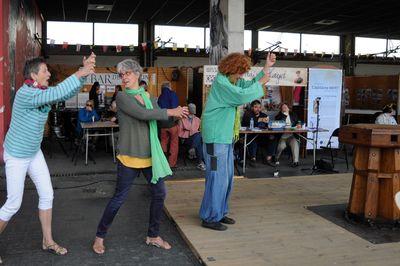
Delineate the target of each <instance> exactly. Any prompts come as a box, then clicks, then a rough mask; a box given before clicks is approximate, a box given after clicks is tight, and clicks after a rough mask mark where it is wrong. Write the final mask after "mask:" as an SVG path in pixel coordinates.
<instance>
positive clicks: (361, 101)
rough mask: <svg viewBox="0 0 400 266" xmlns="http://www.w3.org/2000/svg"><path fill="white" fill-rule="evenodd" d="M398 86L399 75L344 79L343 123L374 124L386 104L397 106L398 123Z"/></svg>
mask: <svg viewBox="0 0 400 266" xmlns="http://www.w3.org/2000/svg"><path fill="white" fill-rule="evenodd" d="M399 86H400V75H392V76H351V77H345V79H344V87H345V90H344V99H345V111H344V117H345V122H346V123H347V124H349V123H374V122H375V119H376V117H377V116H378V114H379V113H380V112H381V110H382V108H383V107H384V106H385V105H386V104H397V121H399V114H400V112H399V108H400V104H399V97H398V92H399Z"/></svg>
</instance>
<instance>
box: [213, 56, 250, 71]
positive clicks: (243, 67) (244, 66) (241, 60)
mask: <svg viewBox="0 0 400 266" xmlns="http://www.w3.org/2000/svg"><path fill="white" fill-rule="evenodd" d="M250 68H251V60H250V58H249V57H248V56H246V55H244V54H241V53H231V54H228V55H227V56H225V57H224V58H222V59H221V61H220V62H219V65H218V71H219V72H220V73H221V74H223V75H226V76H229V75H232V74H244V73H246V72H247V71H249V70H250Z"/></svg>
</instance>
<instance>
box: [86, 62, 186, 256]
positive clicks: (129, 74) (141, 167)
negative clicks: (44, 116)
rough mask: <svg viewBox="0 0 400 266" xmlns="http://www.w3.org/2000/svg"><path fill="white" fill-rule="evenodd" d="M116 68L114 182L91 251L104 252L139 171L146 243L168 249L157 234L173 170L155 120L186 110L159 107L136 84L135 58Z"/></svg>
mask: <svg viewBox="0 0 400 266" xmlns="http://www.w3.org/2000/svg"><path fill="white" fill-rule="evenodd" d="M117 71H118V73H119V74H120V76H121V78H122V82H123V83H124V85H125V91H124V92H120V93H118V95H117V98H116V101H117V109H118V112H117V114H118V121H119V139H118V156H117V158H118V177H117V185H116V189H115V193H114V195H113V197H112V198H111V200H110V201H109V203H108V204H107V206H106V209H105V210H104V213H103V216H102V218H101V220H100V223H99V225H98V227H97V233H96V238H95V241H94V244H93V250H94V252H96V253H97V254H103V253H104V252H105V246H104V238H105V236H106V234H107V231H108V229H109V228H110V226H111V223H112V221H113V219H114V217H115V215H116V214H117V212H118V210H119V208H120V207H121V205H122V204H123V203H124V201H125V199H126V197H127V195H128V192H129V189H130V188H131V186H132V184H133V181H134V179H135V178H136V177H137V176H139V174H140V172H142V173H143V174H144V176H145V178H146V179H147V181H148V183H149V185H150V188H151V204H150V221H149V228H148V232H147V239H146V244H147V245H152V246H156V247H159V248H163V249H170V248H171V246H170V244H169V243H168V242H167V241H165V240H163V239H162V238H161V237H160V236H159V225H160V219H161V214H162V211H163V207H164V199H165V195H166V191H165V185H164V180H163V179H162V178H163V177H165V176H168V175H171V174H172V172H171V169H170V168H169V165H168V161H167V160H166V158H165V156H164V153H163V152H162V149H161V145H160V142H159V139H158V134H157V123H156V120H168V119H169V117H171V119H172V118H173V117H177V118H183V117H186V116H187V115H188V109H187V107H177V108H175V109H160V108H159V107H158V105H157V102H156V100H155V99H154V98H151V97H150V95H149V94H148V93H147V92H146V91H145V90H144V88H143V87H139V80H140V76H141V74H142V68H141V67H140V65H139V64H138V63H137V62H136V61H134V60H132V59H126V60H124V61H122V62H120V63H118V65H117Z"/></svg>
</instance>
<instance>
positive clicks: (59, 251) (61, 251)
mask: <svg viewBox="0 0 400 266" xmlns="http://www.w3.org/2000/svg"><path fill="white" fill-rule="evenodd" d="M42 249H43V251H46V252H49V253H51V254H54V255H57V256H64V255H67V253H68V251H67V249H66V248H64V247H62V246H60V245H58V244H57V243H54V244H51V245H48V246H46V245H44V244H43V246H42Z"/></svg>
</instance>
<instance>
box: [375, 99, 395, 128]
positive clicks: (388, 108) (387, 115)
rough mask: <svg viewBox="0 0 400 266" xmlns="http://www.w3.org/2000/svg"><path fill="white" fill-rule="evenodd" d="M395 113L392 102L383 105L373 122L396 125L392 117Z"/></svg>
mask: <svg viewBox="0 0 400 266" xmlns="http://www.w3.org/2000/svg"><path fill="white" fill-rule="evenodd" d="M394 115H396V110H394V108H393V105H392V104H388V105H385V107H383V109H382V114H380V115H379V116H378V117H377V118H376V120H375V124H379V125H397V121H396V119H395V118H394V117H393V116H394Z"/></svg>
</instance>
